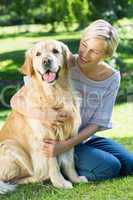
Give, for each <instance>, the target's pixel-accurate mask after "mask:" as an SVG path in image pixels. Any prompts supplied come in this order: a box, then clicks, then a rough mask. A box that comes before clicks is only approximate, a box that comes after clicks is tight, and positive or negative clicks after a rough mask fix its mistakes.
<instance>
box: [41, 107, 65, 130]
mask: <svg viewBox="0 0 133 200" xmlns="http://www.w3.org/2000/svg"><path fill="white" fill-rule="evenodd" d="M45 113H46V116H45V117H44V124H46V125H47V126H48V127H54V126H55V127H56V126H59V125H62V124H63V123H64V121H65V120H66V119H67V118H68V117H69V114H68V113H67V112H65V111H62V110H58V111H57V110H55V109H48V110H47V112H45ZM41 121H42V120H41Z"/></svg>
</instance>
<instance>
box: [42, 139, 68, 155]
mask: <svg viewBox="0 0 133 200" xmlns="http://www.w3.org/2000/svg"><path fill="white" fill-rule="evenodd" d="M41 148H42V151H43V152H44V154H45V155H46V156H47V157H56V156H58V155H59V154H61V153H63V152H65V151H67V150H68V149H69V148H68V145H67V141H56V140H44V142H43V143H42V147H41Z"/></svg>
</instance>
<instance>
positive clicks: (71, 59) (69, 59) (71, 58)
mask: <svg viewBox="0 0 133 200" xmlns="http://www.w3.org/2000/svg"><path fill="white" fill-rule="evenodd" d="M62 49H63V53H64V57H65V60H66V64H67V66H68V67H73V66H75V63H76V60H75V55H74V54H72V52H71V51H70V49H69V48H68V46H67V45H65V44H64V43H62Z"/></svg>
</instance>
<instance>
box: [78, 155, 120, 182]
mask: <svg viewBox="0 0 133 200" xmlns="http://www.w3.org/2000/svg"><path fill="white" fill-rule="evenodd" d="M94 159H95V158H94ZM120 170H121V163H120V161H119V160H118V159H117V158H116V157H114V156H112V155H111V156H110V158H109V159H107V160H106V159H105V160H104V161H103V162H102V163H101V164H100V165H97V167H95V168H94V169H89V168H88V169H84V168H78V173H79V175H82V176H86V177H87V178H88V180H93V181H96V180H107V179H112V178H116V177H118V176H119V174H120Z"/></svg>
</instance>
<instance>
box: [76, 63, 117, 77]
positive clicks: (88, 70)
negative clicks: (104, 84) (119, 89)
mask: <svg viewBox="0 0 133 200" xmlns="http://www.w3.org/2000/svg"><path fill="white" fill-rule="evenodd" d="M78 66H79V68H80V70H81V71H82V73H83V74H84V75H85V76H86V77H87V78H89V79H92V80H94V81H102V80H105V79H107V78H108V77H109V76H111V75H112V74H113V73H114V71H113V70H112V69H111V68H110V67H109V66H107V64H106V63H104V62H102V61H101V62H99V63H97V64H96V65H91V64H88V65H86V66H85V67H82V66H81V65H80V64H79V63H78Z"/></svg>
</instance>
